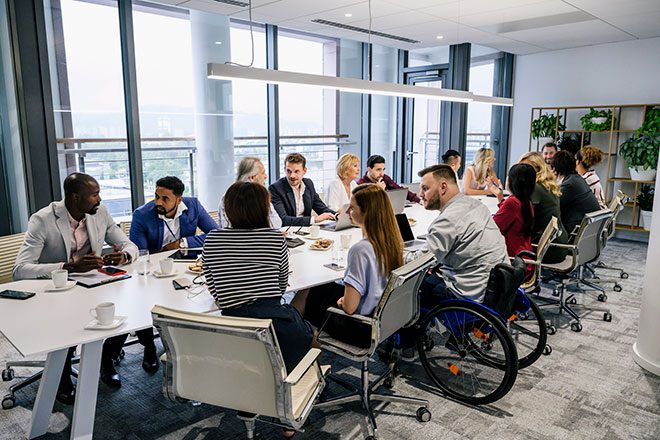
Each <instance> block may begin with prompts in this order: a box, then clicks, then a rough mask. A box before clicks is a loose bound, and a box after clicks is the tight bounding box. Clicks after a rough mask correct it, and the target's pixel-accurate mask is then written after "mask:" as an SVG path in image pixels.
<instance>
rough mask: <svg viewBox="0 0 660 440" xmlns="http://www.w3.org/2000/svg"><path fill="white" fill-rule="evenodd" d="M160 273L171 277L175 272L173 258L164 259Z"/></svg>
mask: <svg viewBox="0 0 660 440" xmlns="http://www.w3.org/2000/svg"><path fill="white" fill-rule="evenodd" d="M159 264H160V273H161V274H162V275H169V274H171V273H172V271H173V270H174V260H173V259H172V258H163V259H162V260H160V262H159Z"/></svg>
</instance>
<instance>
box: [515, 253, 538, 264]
mask: <svg viewBox="0 0 660 440" xmlns="http://www.w3.org/2000/svg"><path fill="white" fill-rule="evenodd" d="M516 257H520V258H522V260H523V263H525V264H531V265H533V266H540V265H541V262H539V261H536V254H535V253H534V252H530V251H520V252H518V254H517V255H516ZM516 257H510V260H511V261H513V259H514V258H516ZM523 257H529V258H533V260H530V259H528V258H523Z"/></svg>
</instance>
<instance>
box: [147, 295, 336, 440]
mask: <svg viewBox="0 0 660 440" xmlns="http://www.w3.org/2000/svg"><path fill="white" fill-rule="evenodd" d="M151 314H152V317H153V321H154V326H155V327H156V328H157V329H158V331H159V332H160V335H161V339H162V341H163V346H164V347H165V350H166V353H165V355H164V356H163V358H164V359H163V360H164V362H163V364H164V366H163V374H164V380H163V393H164V394H165V396H166V397H167V398H168V399H170V400H173V401H178V402H181V401H182V400H183V401H186V400H190V401H195V402H204V403H208V404H211V405H215V406H219V407H223V408H228V409H233V410H237V411H241V412H247V413H250V414H252V415H251V416H242V417H241V418H242V419H243V420H244V421H245V425H246V428H247V431H248V438H249V439H251V438H254V426H255V421H256V419H257V417H261V418H260V420H263V421H269V420H266V419H264V418H270V419H272V420H270V422H271V423H273V424H276V425H279V426H283V427H286V428H288V429H291V428H293V429H295V430H299V429H300V428H301V427H302V425H303V423H304V422H305V420H307V417H308V416H309V413H310V412H311V410H312V407H313V404H314V402H315V400H316V399H317V397H318V396H319V394H320V393H321V391H322V390H323V388H324V386H325V379H324V373H325V371H327V369H328V367H321V366H320V365H319V363H318V359H317V358H318V356H319V354H320V353H321V351H320V350H319V349H315V348H312V349H310V350H309V352H308V353H307V355H306V356H305V357H304V358H303V359H302V360H301V361H300V363H299V364H298V365H297V366H296V368H295V369H294V370H293V371H291V372H290V373H289V374H288V375H287V372H286V368H285V366H284V361H283V359H282V354H281V352H280V347H279V344H278V342H277V337H276V335H275V333H274V330H273V326H272V324H271V320H270V319H250V318H235V317H226V316H211V315H207V314H203V313H191V312H184V311H179V310H173V309H168V308H165V307H162V306H158V305H156V306H154V308H153V309H152V311H151Z"/></svg>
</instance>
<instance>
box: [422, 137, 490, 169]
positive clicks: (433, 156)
mask: <svg viewBox="0 0 660 440" xmlns="http://www.w3.org/2000/svg"><path fill="white" fill-rule="evenodd" d="M419 142H420V145H421V146H422V149H423V150H422V151H423V152H424V158H425V163H424V166H430V165H433V164H435V163H437V160H438V149H439V148H440V133H437V132H436V133H434V132H428V133H424V134H423V135H422V136H421V137H420V139H419ZM482 147H490V133H467V137H466V143H465V157H464V158H463V163H464V164H470V163H472V160H473V159H474V155H475V154H476V152H477V150H479V148H482Z"/></svg>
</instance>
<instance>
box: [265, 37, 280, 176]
mask: <svg viewBox="0 0 660 440" xmlns="http://www.w3.org/2000/svg"><path fill="white" fill-rule="evenodd" d="M277 60H278V54H277V26H273V25H266V68H267V69H273V70H277V68H278V61H277ZM266 101H267V103H268V104H267V124H268V141H267V142H268V174H269V176H270V181H271V183H273V182H275V181H276V180H277V179H279V178H280V105H279V102H280V94H279V87H278V86H277V85H275V84H268V85H267V86H266Z"/></svg>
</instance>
